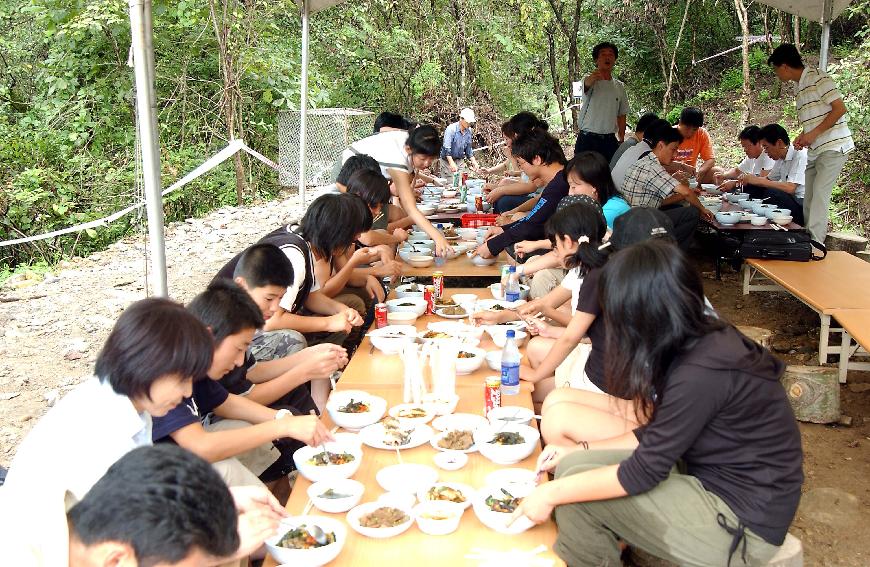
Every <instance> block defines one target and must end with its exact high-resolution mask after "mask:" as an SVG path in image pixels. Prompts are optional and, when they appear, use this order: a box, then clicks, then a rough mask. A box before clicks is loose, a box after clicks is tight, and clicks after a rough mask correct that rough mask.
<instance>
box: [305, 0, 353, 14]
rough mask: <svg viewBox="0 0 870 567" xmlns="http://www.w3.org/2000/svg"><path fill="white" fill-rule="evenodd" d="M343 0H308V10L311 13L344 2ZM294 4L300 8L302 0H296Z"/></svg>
mask: <svg viewBox="0 0 870 567" xmlns="http://www.w3.org/2000/svg"><path fill="white" fill-rule="evenodd" d="M344 1H345V0H308V11H309V12H310V13H312V14H314V13H315V12H319V11H321V10H326V9H327V8H330V7H332V6H335V5H337V4H342V3H344ZM296 5H297V6H299V9H300V10H301V9H302V0H296Z"/></svg>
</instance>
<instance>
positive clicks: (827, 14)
mask: <svg viewBox="0 0 870 567" xmlns="http://www.w3.org/2000/svg"><path fill="white" fill-rule="evenodd" d="M822 10H823V11H822V46H821V50H820V51H819V69H820V70H821V71H822V72H827V70H828V51H829V50H830V46H831V19H832V18H831V15H832V14H833V10H834V2H833V0H825V5H824V8H823V9H822Z"/></svg>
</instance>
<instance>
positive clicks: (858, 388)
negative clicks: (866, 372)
mask: <svg viewBox="0 0 870 567" xmlns="http://www.w3.org/2000/svg"><path fill="white" fill-rule="evenodd" d="M867 390H870V384H868V383H866V382H865V383H858V384H854V383H853V384H849V391H850V392H855V393H856V394H860V393H862V392H866V391H867Z"/></svg>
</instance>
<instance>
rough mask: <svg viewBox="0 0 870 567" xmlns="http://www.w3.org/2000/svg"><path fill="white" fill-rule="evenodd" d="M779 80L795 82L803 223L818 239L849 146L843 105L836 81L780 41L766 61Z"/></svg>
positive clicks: (851, 146) (822, 237) (851, 145)
mask: <svg viewBox="0 0 870 567" xmlns="http://www.w3.org/2000/svg"><path fill="white" fill-rule="evenodd" d="M767 63H768V65H770V66H772V67H773V68H774V71H775V72H776V76H777V77H778V78H779V80H780V81H783V82H786V81H795V82H796V83H797V88H796V89H795V106H796V107H797V114H798V120H799V121H800V123H801V126H802V127H803V132H801V134H800V135H799V136H798V137H797V138H795V140H794V147H795V148H796V149H798V150H800V149H803V148H807V169H806V175H805V180H804V183H805V185H806V194H805V195H804V205H803V208H804V224H805V226H806V227H807V230H809V232H810V234H812V236H813V238H814V239H816V240H818V241H819V242H824V240H825V236H826V235H827V233H828V207H829V206H830V203H831V192H832V191H833V189H834V183H836V182H837V178H838V177H839V176H840V172H841V171H842V170H843V165H844V164H845V163H846V157H847V156H848V154H849V152H851V151H852V150H854V149H855V143H854V141H853V140H852V133H851V132H850V131H849V126H848V124H847V123H846V105H845V104H844V103H843V97H842V96H840V92H839V91H838V90H837V85H835V84H834V81H832V80H831V78H830V77H829V76H828V75H827V74H826V73H825V72H823V71H819V70H818V69H815V68H812V67H805V66H804V63H803V60H802V59H801V55H800V53H799V52H798V50H797V48H796V47H795V46H794V45H792V44H789V43H784V44H782V45H780V46H779V47H777V48H776V49H774V50H773V53H772V54H771V55H770V57H769V58H768V60H767Z"/></svg>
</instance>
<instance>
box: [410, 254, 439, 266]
mask: <svg viewBox="0 0 870 567" xmlns="http://www.w3.org/2000/svg"><path fill="white" fill-rule="evenodd" d="M408 263H409V264H411V266H413V267H414V268H428V267H429V266H431V265H432V264H434V263H435V257H434V256H429V255H426V256H423V255H419V256H408Z"/></svg>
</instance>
